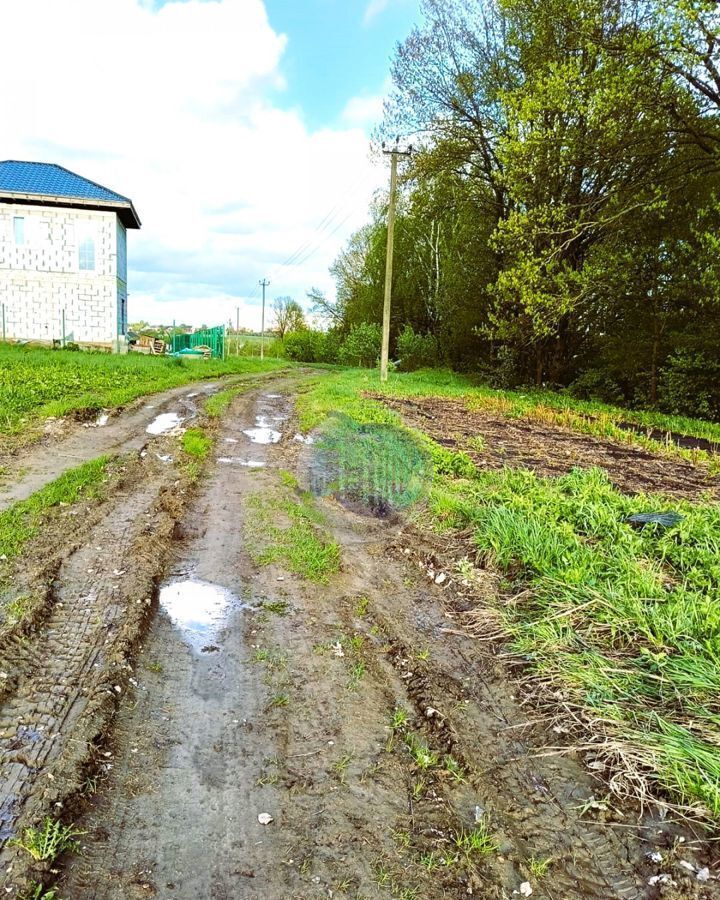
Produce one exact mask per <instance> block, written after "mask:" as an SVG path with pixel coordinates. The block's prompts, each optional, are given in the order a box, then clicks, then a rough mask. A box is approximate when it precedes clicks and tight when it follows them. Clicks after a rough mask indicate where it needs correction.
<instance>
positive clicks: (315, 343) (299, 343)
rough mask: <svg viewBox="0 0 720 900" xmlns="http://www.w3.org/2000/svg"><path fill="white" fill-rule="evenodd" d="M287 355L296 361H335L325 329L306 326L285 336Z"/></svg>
mask: <svg viewBox="0 0 720 900" xmlns="http://www.w3.org/2000/svg"><path fill="white" fill-rule="evenodd" d="M285 356H286V357H287V358H288V359H292V360H295V361H296V362H310V363H313V362H334V359H332V358H328V357H329V356H332V353H331V347H330V343H329V341H328V335H326V334H325V332H323V331H314V330H313V329H311V328H306V329H304V330H303V331H295V332H293V333H292V334H289V335H287V337H286V338H285Z"/></svg>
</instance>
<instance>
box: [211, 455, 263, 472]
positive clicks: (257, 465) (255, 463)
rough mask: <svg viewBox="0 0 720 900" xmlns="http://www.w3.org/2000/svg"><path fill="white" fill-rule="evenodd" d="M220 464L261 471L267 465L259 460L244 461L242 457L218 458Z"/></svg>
mask: <svg viewBox="0 0 720 900" xmlns="http://www.w3.org/2000/svg"><path fill="white" fill-rule="evenodd" d="M218 462H219V463H223V464H224V465H235V466H247V467H248V468H250V469H261V468H262V467H263V466H264V465H265V463H264V462H261V461H260V460H259V459H243V458H242V457H241V456H218Z"/></svg>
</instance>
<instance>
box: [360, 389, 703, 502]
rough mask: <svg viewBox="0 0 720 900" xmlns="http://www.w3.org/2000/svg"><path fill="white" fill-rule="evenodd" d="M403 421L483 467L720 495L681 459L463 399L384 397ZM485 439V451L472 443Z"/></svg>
mask: <svg viewBox="0 0 720 900" xmlns="http://www.w3.org/2000/svg"><path fill="white" fill-rule="evenodd" d="M377 399H381V400H383V402H384V403H386V404H387V405H388V406H389V407H390V408H391V409H394V410H395V411H396V412H398V413H399V414H400V415H401V416H402V418H403V420H404V421H405V422H406V423H407V424H408V425H411V426H413V427H414V428H417V429H419V430H420V431H424V432H425V433H426V434H429V435H430V436H431V437H432V438H434V439H435V440H436V441H437V442H438V443H440V444H442V445H443V446H446V447H452V448H459V449H463V450H465V451H466V452H467V453H468V454H469V455H470V457H471V458H472V459H473V462H474V463H475V464H476V465H478V466H479V467H480V468H483V469H500V468H502V467H503V466H510V467H513V468H521V467H522V468H527V469H532V470H533V471H535V472H537V473H538V475H549V476H557V475H562V474H564V473H565V472H568V471H569V470H570V469H572V468H573V467H574V466H582V467H584V468H588V467H590V466H598V467H599V468H601V469H605V471H606V472H607V473H608V475H609V476H610V478H611V480H612V481H613V483H614V484H615V485H616V486H617V487H618V488H619V489H620V490H621V491H625V492H627V493H639V492H644V493H655V492H658V493H664V494H668V495H670V496H675V497H686V498H689V499H693V498H697V497H700V496H701V495H706V494H709V495H711V496H713V497H717V496H718V487H719V486H720V479H719V478H718V477H713V476H710V475H709V474H708V473H707V472H706V471H705V470H704V469H702V468H700V467H699V466H693V465H691V464H690V463H688V462H685V461H683V460H681V459H676V458H669V457H662V456H658V455H657V454H653V453H650V452H649V451H647V450H644V449H643V448H641V447H637V446H633V445H632V444H625V443H619V442H616V441H610V440H606V439H603V438H595V437H591V436H589V435H584V434H578V433H577V432H574V431H571V430H570V429H568V428H559V427H557V426H548V425H543V424H540V423H537V422H532V421H528V420H525V419H513V418H506V417H504V416H499V415H496V414H493V413H490V412H487V413H486V412H483V411H479V410H469V409H468V408H467V405H466V404H465V403H463V402H461V401H459V400H448V399H439V398H422V399H397V398H388V397H380V396H378V397H377ZM478 437H479V438H482V439H483V442H484V449H483V450H482V452H478V451H477V450H474V449H473V448H472V446H469V445H468V440H470V439H473V438H478Z"/></svg>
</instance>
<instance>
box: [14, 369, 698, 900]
mask: <svg viewBox="0 0 720 900" xmlns="http://www.w3.org/2000/svg"><path fill="white" fill-rule="evenodd" d="M297 387H298V379H297V378H284V379H278V380H276V381H274V382H273V383H272V386H271V387H265V388H258V389H256V390H254V391H252V392H251V393H248V394H245V395H243V396H240V397H238V398H237V399H236V400H235V401H234V404H233V405H232V407H231V409H230V411H229V414H228V415H227V416H226V417H225V418H224V419H223V421H222V424H221V426H220V427H219V432H218V433H217V435H216V443H215V451H214V458H213V459H212V460H211V461H210V464H209V466H208V472H207V475H206V477H204V478H203V479H202V480H201V482H200V483H199V485H198V487H197V488H196V489H195V490H194V493H193V494H192V495H191V494H190V493H187V494H183V493H182V492H183V491H185V490H186V488H185V486H184V483H183V482H182V481H178V472H177V471H176V468H175V465H174V464H173V463H163V462H162V461H161V460H160V459H159V458H158V457H159V456H161V455H163V454H162V453H161V452H158V453H157V454H152V455H147V456H146V457H145V458H144V459H143V461H142V464H140V463H138V464H137V465H138V466H141V468H142V472H141V473H140V474H138V472H137V471H133V473H132V475H133V477H132V478H129V477H128V478H127V479H126V481H125V482H124V483H123V484H124V486H121V488H120V489H119V490H118V492H117V493H116V495H115V496H114V498H113V499H112V501H109V502H108V503H107V504H106V505H105V506H104V507H103V508H102V510H99V511H96V512H95V516H96V521H91V520H90V519H88V524H87V525H86V526H85V531H83V530H82V529H80V530H79V532H78V534H77V535H76V536H75V546H74V548H73V549H67V551H66V552H65V551H64V552H63V554H62V562H61V563H60V565H59V568H58V570H57V572H56V575H55V577H54V579H53V582H52V585H53V586H52V601H51V602H49V610H48V614H47V618H46V620H45V621H44V623H43V626H42V628H41V629H40V632H39V636H38V637H37V638H36V640H35V641H34V642H33V644H32V647H31V648H27V652H26V653H25V657H26V658H23V660H21V662H20V663H15V662H14V660H13V661H12V662H10V660H9V658H8V657H9V654H8V653H7V652H5V654H4V656H3V655H2V654H0V662H2V668H3V669H4V668H5V667H6V666H7V667H8V669H10V667H11V666H12V667H13V668H12V670H11V674H12V678H11V685H10V687H9V688H8V689H7V690H6V698H5V704H4V706H3V707H2V713H1V716H0V726H1V731H0V747H1V748H2V750H3V757H2V758H3V767H2V778H3V784H2V787H3V788H4V792H3V796H6V797H8V798H10V800H9V802H8V801H6V802H5V804H4V806H3V807H2V808H0V825H1V826H2V829H3V830H2V831H0V839H2V838H7V837H9V836H11V835H12V834H15V833H17V828H18V827H19V823H20V821H21V819H22V820H24V819H26V818H28V817H30V820H32V817H33V816H34V817H35V820H37V817H38V816H39V815H40V813H41V812H47V811H51V810H53V806H54V803H59V804H61V805H60V806H58V807H57V808H56V809H55V810H54V812H55V814H58V813H63V818H64V820H65V821H75V822H76V823H77V824H78V826H79V827H80V828H81V829H82V830H83V831H84V832H85V834H83V835H82V836H81V837H80V843H81V852H80V853H79V854H76V855H70V854H66V855H65V857H64V858H63V860H62V863H63V864H62V865H61V866H60V867H58V866H55V867H54V868H55V869H56V870H57V871H56V873H55V874H53V872H51V871H50V865H49V864H48V865H46V866H45V867H44V868H43V867H39V868H36V870H35V871H36V874H35V877H37V873H38V872H39V874H40V875H42V876H43V877H44V878H45V879H47V880H48V881H50V880H54V879H55V878H59V882H58V887H57V890H58V894H57V896H58V897H63V898H66V900H120V898H123V900H132V898H141V897H148V896H155V897H161V898H183V900H199V898H214V900H220V898H255V897H258V898H259V897H263V898H278V900H279V898H319V897H356V898H359V897H399V898H405V900H410V898H413V897H416V898H430V900H434V898H442V897H465V896H468V895H472V896H477V897H483V898H501V897H503V898H504V897H507V898H510V897H513V896H529V894H528V890H531V891H532V895H533V896H536V897H547V898H555V900H560V898H575V897H589V898H598V900H599V898H640V897H643V898H645V897H648V898H649V897H657V896H660V895H661V892H662V896H666V897H670V896H677V897H679V896H693V897H705V896H707V897H710V896H714V895H713V894H712V893H711V892H710V888H704V890H706V893H701V892H700V888H699V887H698V886H697V884H696V883H695V882H694V880H692V879H690V878H689V877H688V879H687V883H686V884H684V883H683V881H682V877H681V876H675V886H674V887H673V888H672V891H675V893H672V892H670V893H668V887H667V885H665V886H663V885H662V884H661V883H655V884H649V880H650V879H652V878H653V876H655V875H657V874H658V873H661V872H662V867H659V866H658V864H657V863H653V862H652V860H651V859H650V858H649V857H648V853H652V852H662V854H663V856H664V857H667V855H668V853H669V852H670V850H669V848H673V847H676V846H677V841H678V839H679V837H683V838H685V842H686V847H687V846H688V845H690V844H691V842H692V840H693V835H692V833H691V832H689V831H683V830H682V829H679V828H678V826H676V825H672V824H670V823H667V822H663V821H661V820H660V819H655V818H653V817H652V816H651V815H650V814H647V815H646V816H645V817H644V818H643V819H642V820H641V821H640V823H639V824H638V815H637V811H636V810H632V809H626V810H624V809H621V808H618V807H617V806H616V805H615V804H614V803H606V802H603V799H604V793H605V789H604V788H603V785H602V783H601V782H600V781H599V780H596V779H594V778H593V777H592V776H591V775H590V774H588V770H587V768H586V767H585V766H584V765H583V762H582V760H581V759H580V758H579V757H578V756H577V755H575V754H574V753H572V752H567V751H560V750H558V751H557V752H554V751H549V750H548V748H549V747H555V746H556V745H557V744H558V741H559V738H558V735H556V734H553V733H552V732H549V731H547V730H546V729H545V727H544V726H543V725H542V723H540V722H538V721H537V720H536V717H535V715H534V714H533V710H532V709H531V708H529V707H525V706H524V705H523V704H522V702H521V700H520V698H519V697H518V696H517V695H516V691H515V688H514V686H513V681H512V677H511V673H510V672H509V671H508V670H507V669H506V667H505V665H504V664H503V661H502V659H499V658H498V657H496V656H495V655H494V654H493V652H492V649H491V647H492V645H491V644H486V643H482V642H479V641H477V640H473V639H472V638H471V637H469V636H467V635H465V634H463V633H462V629H461V628H460V627H458V618H459V615H460V613H461V611H463V610H467V609H468V606H469V605H470V604H472V602H473V599H472V598H473V594H474V593H481V592H483V591H493V590H494V589H495V583H494V580H493V576H492V575H490V574H487V573H485V574H482V573H477V580H476V581H474V582H473V584H472V585H471V587H470V588H468V586H467V583H466V581H465V580H464V579H461V578H460V576H458V575H457V574H456V571H455V569H454V566H453V560H452V559H451V558H450V557H448V558H445V557H444V556H443V555H442V553H440V552H439V551H438V549H437V547H435V546H434V545H433V544H432V542H430V541H429V539H428V538H426V537H425V536H423V535H419V534H417V533H415V532H414V531H413V530H412V528H411V527H410V526H408V525H404V524H403V523H402V522H401V521H400V520H397V521H396V520H392V519H385V520H379V519H376V518H373V517H371V516H363V515H361V514H358V513H356V512H351V511H349V510H347V509H345V508H343V507H342V506H341V505H339V504H338V503H337V502H335V501H334V500H333V499H331V498H321V497H319V498H317V499H315V500H312V501H311V500H308V499H307V498H306V497H305V496H304V495H302V494H301V493H300V491H299V489H298V488H297V487H296V486H295V482H294V480H293V478H292V477H291V476H290V475H289V474H288V473H296V474H297V477H298V478H299V480H300V483H301V484H302V483H303V481H304V479H305V478H306V475H307V470H308V465H309V462H310V461H311V459H312V454H313V448H312V445H308V444H305V443H301V442H300V441H298V440H296V439H295V435H296V424H295V422H294V420H293V415H294V414H293V403H292V398H293V394H294V392H295V390H296V389H297ZM140 427H142V424H141V426H140ZM145 427H146V426H145ZM139 436H140V434H139V432H137V433H136V434H135V438H132V437H131V436H129V437H128V439H129V440H133V439H139ZM163 440H167V441H168V442H169V441H170V438H160V443H159V444H158V451H162V449H163V445H162V441H163ZM151 456H152V458H150V457H151ZM191 496H192V499H190V497H191ZM297 498H302V503H304V504H305V505H306V506H307V505H308V504H310V503H312V505H313V509H314V510H315V513H316V517H315V518H314V519H313V522H314V525H313V527H316V528H317V529H318V531H320V532H322V533H323V534H324V535H325V536H326V539H327V540H328V541H334V542H336V543H337V545H338V546H339V548H340V554H341V557H340V558H341V563H340V571H339V572H337V573H336V574H332V575H330V577H329V578H328V580H327V583H317V582H313V581H310V580H307V579H305V578H303V577H302V576H301V575H300V574H297V573H295V574H294V573H293V572H292V571H288V568H287V567H284V566H283V565H282V564H281V563H280V562H279V561H276V562H271V563H270V564H267V557H266V558H265V559H263V558H262V555H261V554H258V553H257V552H256V549H255V548H254V542H255V541H256V540H257V539H258V538H262V537H263V535H259V536H258V534H257V521H256V519H257V510H258V509H259V508H268V509H271V510H272V511H273V513H272V514H273V516H277V517H279V523H280V525H281V526H283V527H285V526H288V522H290V526H288V527H291V526H292V521H291V520H288V518H287V516H288V515H289V514H290V513H289V512H288V511H289V510H290V511H291V510H292V504H293V503H295V502H296V500H297ZM315 513H313V515H314V516H315ZM275 524H276V523H275V522H269V523H268V524H266V526H264V527H265V528H266V530H267V531H268V533H270V532H272V529H273V528H274V527H275ZM290 568H291V569H292V566H290ZM429 570H430V571H431V572H432V575H433V577H432V579H431V578H429V577H428V571H429ZM441 574H442V575H444V576H445V577H444V578H439V577H438V575H441ZM28 577H29V576H28ZM436 582H437V583H436ZM154 583H157V585H158V588H159V589H158V590H155V587H154ZM156 603H157V607H156V605H155V604H156ZM141 635H142V638H141ZM140 640H142V646H141V647H139V646H138V642H139V641H140ZM3 649H5V650H6V651H7V649H8V648H3ZM116 706H117V712H116V715H115V718H114V722H113V725H112V727H110V722H111V718H112V715H113V714H114V711H115V708H116ZM483 835H484V836H485V839H486V841H485V845H482V846H481V845H480V843H481V842H480V838H481V837H482V836H483ZM693 852H694V851H693V850H692V849H691V848H689V847H688V850H687V853H686V855H690V856H692V853H693ZM24 859H25V857H24V855H23V854H22V852H21V851H19V850H17V849H13V848H10V847H8V846H7V845H6V846H5V848H4V849H3V850H2V851H0V863H2V865H3V870H4V872H5V875H4V876H3V877H4V880H5V886H6V889H8V890H9V893H10V895H11V896H12V895H13V894H15V895H17V885H18V883H19V882H18V879H17V876H18V873H20V872H23V873H24V870H23V860H24ZM23 877H24V875H23ZM38 896H40V895H38Z"/></svg>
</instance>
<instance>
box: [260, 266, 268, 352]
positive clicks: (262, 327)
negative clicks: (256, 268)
mask: <svg viewBox="0 0 720 900" xmlns="http://www.w3.org/2000/svg"><path fill="white" fill-rule="evenodd" d="M260 284H261V285H262V289H263V304H262V322H261V325H260V359H265V288H266V287H267V286H268V285H269V284H270V282H269V281H268V280H267V278H263V280H262V281H261V282H260Z"/></svg>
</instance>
